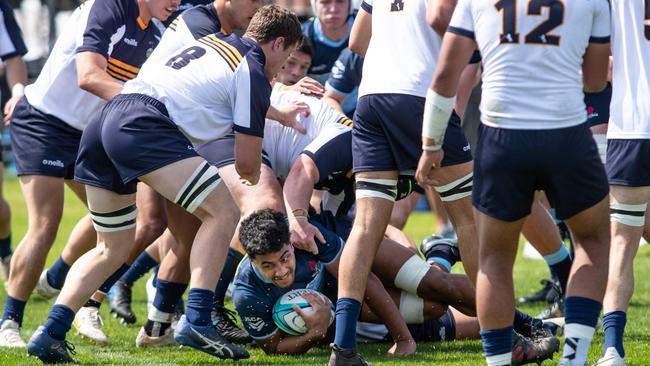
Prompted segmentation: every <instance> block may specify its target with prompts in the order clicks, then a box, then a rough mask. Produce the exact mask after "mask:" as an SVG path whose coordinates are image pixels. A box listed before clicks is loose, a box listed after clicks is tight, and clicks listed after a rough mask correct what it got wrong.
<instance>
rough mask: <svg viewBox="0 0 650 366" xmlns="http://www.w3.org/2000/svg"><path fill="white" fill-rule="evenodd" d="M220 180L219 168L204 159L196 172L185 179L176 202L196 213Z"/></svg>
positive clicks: (188, 210)
mask: <svg viewBox="0 0 650 366" xmlns="http://www.w3.org/2000/svg"><path fill="white" fill-rule="evenodd" d="M220 182H221V177H220V176H219V170H218V169H217V168H216V167H215V166H212V165H210V164H208V163H207V162H205V161H204V162H203V163H201V164H199V166H198V167H197V168H196V170H195V171H194V173H192V175H191V176H190V177H189V178H188V179H187V180H186V181H185V183H184V184H183V186H182V187H181V189H180V190H179V191H178V194H177V195H176V198H175V199H174V203H176V204H177V205H179V206H181V207H182V208H184V209H185V210H186V211H187V212H189V213H194V211H196V209H197V208H198V207H199V206H201V204H202V203H203V201H204V200H205V199H206V198H207V197H208V195H209V194H210V193H211V192H212V191H213V190H214V189H215V188H216V187H217V186H218V185H219V183H220ZM202 211H205V210H202ZM203 213H204V214H205V213H208V212H203Z"/></svg>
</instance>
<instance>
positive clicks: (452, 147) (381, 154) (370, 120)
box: [352, 94, 472, 174]
mask: <svg viewBox="0 0 650 366" xmlns="http://www.w3.org/2000/svg"><path fill="white" fill-rule="evenodd" d="M424 101H425V99H424V98H422V97H416V96H413V95H407V94H369V95H364V96H362V97H361V98H359V102H358V103H357V109H356V111H355V113H354V126H353V128H352V158H353V168H352V171H353V172H354V173H358V172H371V171H392V170H397V171H400V172H408V173H410V174H414V173H415V169H416V168H417V165H418V160H419V159H420V155H421V154H422V147H421V146H422V118H423V115H424ZM442 150H443V151H444V157H443V159H442V163H441V165H442V166H450V165H457V164H462V163H466V162H468V161H472V154H471V152H470V148H469V143H468V142H467V138H465V134H464V133H463V129H462V128H461V126H460V118H459V117H458V115H457V114H456V113H453V114H452V116H451V118H450V119H449V127H447V132H446V133H445V140H444V143H443V146H442Z"/></svg>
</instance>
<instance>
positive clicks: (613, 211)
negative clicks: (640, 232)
mask: <svg viewBox="0 0 650 366" xmlns="http://www.w3.org/2000/svg"><path fill="white" fill-rule="evenodd" d="M647 207H648V204H647V203H642V204H640V205H627V204H624V203H612V204H611V205H610V206H609V211H610V213H609V219H610V221H616V222H619V223H621V224H623V225H627V226H636V227H641V226H643V225H645V210H646V208H647Z"/></svg>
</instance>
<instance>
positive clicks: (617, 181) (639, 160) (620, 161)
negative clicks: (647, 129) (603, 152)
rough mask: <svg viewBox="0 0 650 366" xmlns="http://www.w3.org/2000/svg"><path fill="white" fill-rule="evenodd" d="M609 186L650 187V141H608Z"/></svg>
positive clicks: (607, 165)
mask: <svg viewBox="0 0 650 366" xmlns="http://www.w3.org/2000/svg"><path fill="white" fill-rule="evenodd" d="M605 165H606V167H607V179H608V180H609V184H611V185H617V186H628V187H645V186H650V140H648V139H620V140H619V139H612V140H607V163H606V164H605Z"/></svg>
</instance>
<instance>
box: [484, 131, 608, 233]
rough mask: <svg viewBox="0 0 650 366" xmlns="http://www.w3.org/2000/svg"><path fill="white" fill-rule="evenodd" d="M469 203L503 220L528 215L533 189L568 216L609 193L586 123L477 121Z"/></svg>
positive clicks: (603, 168) (563, 217)
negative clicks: (535, 125)
mask: <svg viewBox="0 0 650 366" xmlns="http://www.w3.org/2000/svg"><path fill="white" fill-rule="evenodd" d="M475 151H476V158H475V159H474V187H473V190H472V203H473V204H474V207H476V208H477V209H478V210H479V211H481V212H483V213H484V214H486V215H488V216H491V217H493V218H496V219H498V220H502V221H516V220H519V219H521V218H524V217H526V216H528V214H529V213H530V206H531V204H532V203H533V198H534V194H535V191H536V190H543V191H544V192H546V196H547V197H548V199H549V201H550V202H551V205H552V206H553V207H554V208H555V211H556V217H557V218H558V219H560V220H565V219H568V218H570V217H572V216H574V215H575V214H577V213H579V212H581V211H583V210H585V209H587V208H589V207H591V206H593V205H595V204H596V203H598V202H600V201H601V200H602V199H603V198H605V197H607V194H608V192H609V186H608V185H607V176H606V174H605V167H604V166H603V164H602V162H601V160H600V157H599V156H598V148H597V147H596V142H595V141H594V139H593V137H592V135H591V131H590V130H589V124H588V123H583V124H580V125H578V126H574V127H568V128H560V129H552V130H509V129H504V128H493V127H487V126H485V125H483V124H481V126H480V127H479V135H478V142H477V145H476V149H475Z"/></svg>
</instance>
